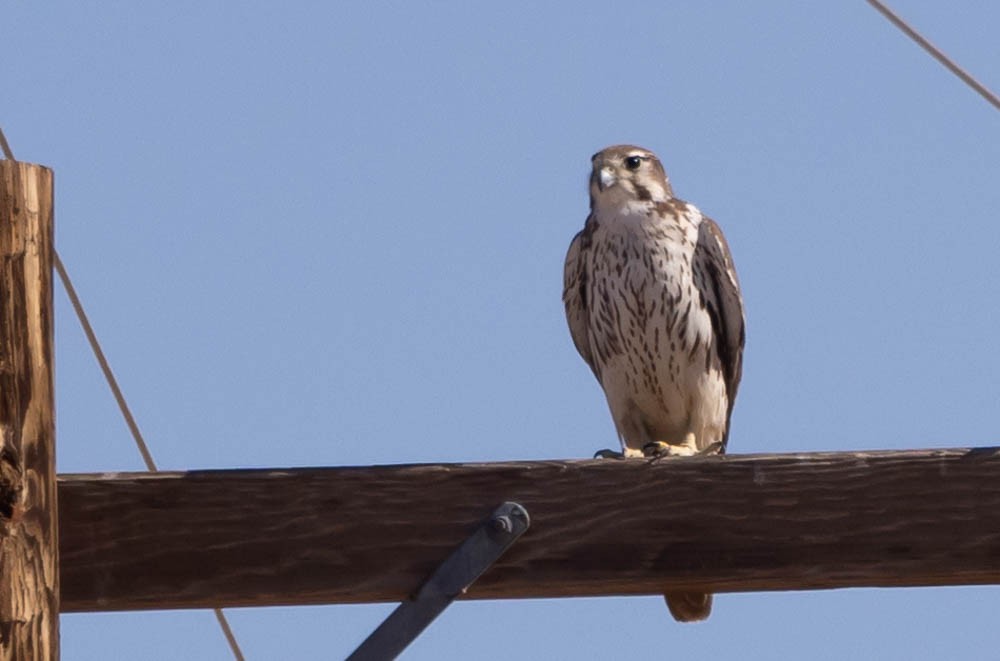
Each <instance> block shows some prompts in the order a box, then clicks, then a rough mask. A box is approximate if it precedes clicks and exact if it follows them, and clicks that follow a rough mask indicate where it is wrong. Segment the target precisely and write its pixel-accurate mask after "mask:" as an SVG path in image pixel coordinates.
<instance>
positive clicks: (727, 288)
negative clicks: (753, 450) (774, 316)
mask: <svg viewBox="0 0 1000 661" xmlns="http://www.w3.org/2000/svg"><path fill="white" fill-rule="evenodd" d="M692 269H693V270H694V274H695V284H696V286H697V287H698V290H699V292H700V293H701V298H702V300H703V301H704V302H705V307H706V308H707V309H708V314H709V317H711V319H712V330H713V332H714V335H715V342H714V343H713V344H714V347H713V349H714V352H715V356H716V357H717V358H718V361H719V367H720V368H721V369H722V374H723V376H724V377H725V381H726V394H727V395H728V398H729V409H728V411H727V412H726V434H725V438H724V439H723V444H725V440H726V439H728V437H729V417H730V416H731V415H732V412H733V403H734V402H735V401H736V389H737V388H738V387H739V384H740V376H741V375H742V373H743V344H744V341H745V339H746V321H745V319H744V314H743V296H742V295H741V294H740V283H739V280H738V278H737V277H736V269H735V268H734V267H733V258H732V255H731V254H730V253H729V245H728V244H727V243H726V238H725V237H724V236H723V235H722V230H720V229H719V226H718V225H716V224H715V222H714V221H713V220H712V219H711V218H708V217H705V216H703V217H702V221H701V224H700V225H699V227H698V244H697V245H696V246H695V250H694V258H693V260H692Z"/></svg>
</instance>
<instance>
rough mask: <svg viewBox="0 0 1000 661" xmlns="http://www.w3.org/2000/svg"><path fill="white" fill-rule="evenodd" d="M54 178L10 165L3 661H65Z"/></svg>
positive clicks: (0, 435)
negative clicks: (57, 469) (54, 317)
mask: <svg viewBox="0 0 1000 661" xmlns="http://www.w3.org/2000/svg"><path fill="white" fill-rule="evenodd" d="M52 346H53V342H52V171H51V170H49V169H48V168H45V167H42V166H40V165H32V164H29V163H19V162H16V161H9V160H0V660H3V661H7V660H11V661H15V660H16V661H35V660H38V661H50V660H53V659H58V657H59V571H58V570H59V557H58V546H59V544H58V542H59V539H58V533H57V530H58V526H57V522H58V519H57V506H56V479H55V424H54V417H53V411H54V406H53V386H52Z"/></svg>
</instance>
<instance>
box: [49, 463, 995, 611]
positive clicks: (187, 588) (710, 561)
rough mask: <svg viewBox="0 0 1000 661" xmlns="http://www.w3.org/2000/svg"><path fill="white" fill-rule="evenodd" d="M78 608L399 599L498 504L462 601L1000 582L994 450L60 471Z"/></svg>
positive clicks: (69, 572)
mask: <svg viewBox="0 0 1000 661" xmlns="http://www.w3.org/2000/svg"><path fill="white" fill-rule="evenodd" d="M59 489H60V504H61V511H62V519H61V539H62V585H63V594H62V599H63V601H62V603H63V610H65V611H94V610H120V609H147V608H192V607H205V606H249V605H276V604H320V603H348V602H377V601H396V600H401V599H404V598H406V596H407V595H408V594H410V593H411V592H413V591H414V590H415V589H416V588H417V587H418V585H419V584H420V583H421V581H422V580H423V579H424V578H425V577H426V576H427V575H428V574H429V573H430V572H431V571H432V570H433V569H434V567H435V566H436V565H437V564H438V563H439V562H440V561H441V560H442V559H443V558H445V557H446V556H447V555H448V554H449V552H450V551H451V550H452V549H454V548H455V547H456V546H457V545H458V544H459V543H461V542H462V540H463V539H464V538H465V536H466V535H467V534H468V533H469V532H470V531H471V530H472V529H473V528H474V527H475V525H476V524H477V523H478V522H479V521H481V520H482V519H483V518H484V517H486V516H487V515H488V514H489V513H490V512H491V511H492V510H493V509H494V508H495V507H496V506H497V505H498V504H499V503H500V502H502V501H505V500H515V501H517V502H520V503H521V504H522V505H524V506H525V507H526V508H527V509H528V511H529V512H530V515H531V528H530V530H528V532H527V533H526V534H525V535H524V536H523V537H522V538H521V539H520V540H519V541H518V542H517V543H516V544H515V545H514V546H513V547H512V548H511V549H510V550H509V551H508V552H507V553H506V554H505V555H504V557H503V558H502V559H501V561H500V562H499V564H497V565H496V566H495V567H494V568H493V569H491V570H489V571H488V572H487V573H486V574H485V575H483V577H482V578H480V579H479V581H477V582H476V583H475V585H473V587H472V588H471V590H470V592H469V594H468V595H467V596H468V597H469V598H474V599H475V598H478V599H484V598H517V597H559V596H585V595H586V596H593V595H622V594H645V593H650V594H652V593H656V594H658V593H662V592H663V591H664V590H665V589H668V588H669V589H674V590H678V589H689V590H704V591H707V592H727V591H754V590H801V589H819V588H839V587H857V586H920V585H961V584H985V583H1000V455H998V450H997V449H994V448H981V449H974V450H966V449H951V450H925V451H904V452H858V453H823V454H801V455H791V454H789V455H757V456H752V455H743V456H739V455H729V456H725V457H711V458H695V459H672V460H662V461H659V462H657V463H648V462H646V461H643V460H629V461H614V460H596V461H569V462H563V461H537V462H516V463H495V464H465V465H461V464H452V465H412V466H380V467H358V468H328V469H322V468H302V469H290V470H233V471H195V472H189V473H162V474H158V475H146V474H111V475H66V476H61V478H60V487H59Z"/></svg>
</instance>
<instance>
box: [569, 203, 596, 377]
mask: <svg viewBox="0 0 1000 661" xmlns="http://www.w3.org/2000/svg"><path fill="white" fill-rule="evenodd" d="M596 224H597V223H596V221H595V220H594V219H593V217H590V218H588V219H587V224H586V225H585V226H584V228H583V229H582V230H580V232H579V233H577V235H576V236H575V237H573V242H572V243H570V244H569V252H567V253H566V265H565V268H564V270H563V304H564V305H565V306H566V321H567V322H568V323H569V333H570V335H571V336H572V337H573V344H575V345H576V350H577V351H579V352H580V355H581V356H583V360H584V361H585V362H586V363H587V365H589V366H590V369H591V370H592V371H593V372H594V376H598V374H597V367H596V366H595V365H594V358H593V356H592V354H591V350H590V330H589V327H590V324H589V322H588V318H589V316H590V312H589V309H588V307H587V306H588V301H587V278H588V274H587V268H586V262H587V260H586V255H587V252H588V251H589V250H590V241H591V236H592V234H593V232H594V227H595V226H596ZM598 378H600V377H598Z"/></svg>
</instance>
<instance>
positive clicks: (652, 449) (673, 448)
mask: <svg viewBox="0 0 1000 661" xmlns="http://www.w3.org/2000/svg"><path fill="white" fill-rule="evenodd" d="M696 454H698V449H697V448H695V447H693V446H690V445H687V444H685V445H671V444H670V443H664V442H663V441H653V442H652V443H646V444H645V445H644V446H642V455H643V456H644V457H650V458H653V459H660V458H662V457H693V456H695V455H696Z"/></svg>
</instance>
